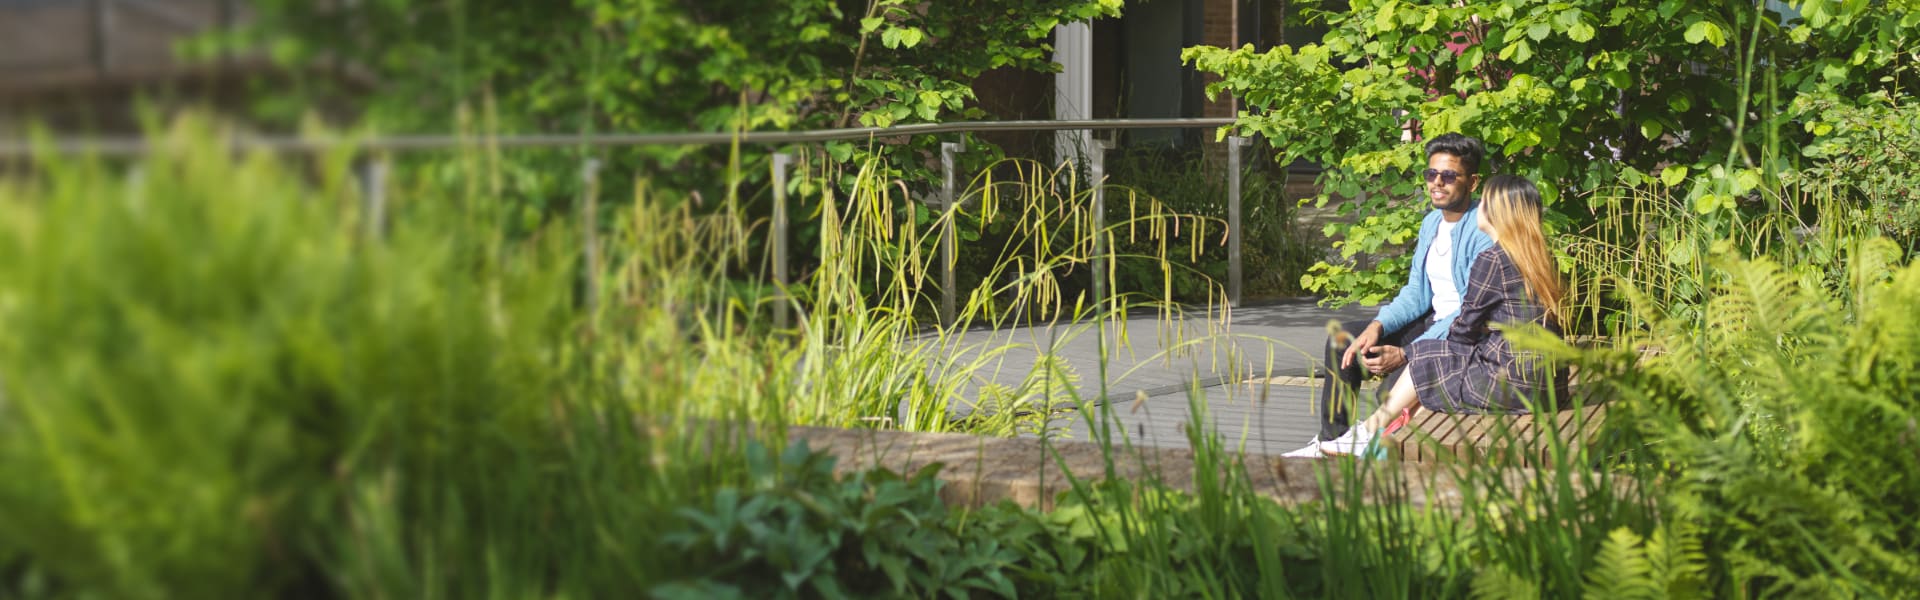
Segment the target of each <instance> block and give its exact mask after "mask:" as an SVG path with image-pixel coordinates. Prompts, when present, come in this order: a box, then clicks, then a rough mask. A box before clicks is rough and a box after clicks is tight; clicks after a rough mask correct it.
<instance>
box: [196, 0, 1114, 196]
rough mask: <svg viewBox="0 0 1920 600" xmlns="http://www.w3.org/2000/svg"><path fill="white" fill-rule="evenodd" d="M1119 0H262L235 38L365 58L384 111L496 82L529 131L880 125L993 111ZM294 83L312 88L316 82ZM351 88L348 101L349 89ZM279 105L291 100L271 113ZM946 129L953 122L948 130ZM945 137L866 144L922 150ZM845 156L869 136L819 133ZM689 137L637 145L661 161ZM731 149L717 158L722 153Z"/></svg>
mask: <svg viewBox="0 0 1920 600" xmlns="http://www.w3.org/2000/svg"><path fill="white" fill-rule="evenodd" d="M1120 6H1121V0H980V1H974V2H965V3H955V2H910V1H909V0H779V1H775V0H572V1H553V2H522V1H519V0H376V1H369V2H357V3H315V2H307V1H305V0H259V1H258V2H256V9H257V11H258V14H257V17H256V19H255V22H254V23H255V25H254V27H252V28H250V29H249V30H248V31H245V32H242V33H241V34H239V35H238V36H235V37H233V38H230V39H228V40H227V41H228V43H229V44H237V45H240V46H243V47H261V48H267V49H269V50H270V51H271V54H272V55H273V56H274V57H275V58H276V59H278V60H280V61H282V62H286V63H292V64H306V63H311V62H315V61H322V62H333V63H338V64H345V65H351V66H352V69H355V70H360V71H364V72H367V73H370V74H371V77H372V80H373V81H374V82H375V83H374V86H375V87H374V90H375V91H374V93H373V94H372V96H371V98H367V99H365V102H364V105H365V112H366V114H367V115H368V116H370V117H371V118H372V120H373V121H374V122H375V123H377V124H378V126H380V127H383V128H387V129H398V130H427V131H444V130H447V129H450V128H452V127H454V126H457V125H460V123H457V122H456V121H455V120H454V118H455V116H456V115H458V114H460V109H462V108H463V107H476V106H480V105H482V104H484V103H485V102H486V101H488V100H491V101H493V102H494V103H496V105H497V107H498V108H497V111H494V112H496V113H497V114H498V115H501V117H500V121H499V122H498V125H497V127H499V128H501V129H504V130H508V131H514V130H522V131H539V132H555V131H564V132H573V131H609V130H617V131H629V132H673V131H730V130H735V129H739V130H766V129H772V130H781V129H806V128H820V127H846V126H856V125H865V126H881V127H884V126H888V125H894V124H899V123H916V122H937V121H942V120H951V119H954V118H956V117H958V118H981V117H984V116H986V115H985V113H984V112H982V111H981V110H980V109H979V108H978V106H977V103H975V102H974V100H975V94H974V91H973V88H972V85H973V82H974V80H975V79H977V78H978V77H979V76H980V75H981V74H982V73H985V72H986V71H988V70H991V69H998V68H1012V69H1027V70H1037V71H1051V70H1054V69H1056V68H1057V66H1056V65H1055V64H1054V63H1052V62H1051V61H1050V57H1049V55H1050V52H1051V46H1050V42H1051V35H1052V31H1053V28H1054V26H1055V25H1058V24H1060V23H1067V22H1075V21H1084V20H1089V19H1095V18H1101V17H1111V16H1117V15H1118V14H1119V11H1120ZM309 91H310V92H312V93H310V94H304V95H296V96H297V97H299V98H300V99H301V100H303V102H296V103H285V104H286V105H287V106H293V107H305V106H310V105H311V102H304V100H311V99H312V98H313V96H314V95H317V94H323V93H326V92H328V90H317V89H316V90H309ZM356 103H357V102H356ZM282 116H290V115H282ZM949 141H951V140H949ZM938 142H939V140H916V141H914V142H912V143H908V144H905V145H900V146H893V145H889V146H880V147H877V148H876V149H877V150H879V151H881V152H882V153H884V154H887V155H889V156H892V155H895V154H899V153H901V152H920V153H925V152H926V151H928V149H929V148H933V147H937V146H935V145H936V144H937V143H938ZM828 148H829V150H830V151H831V152H832V155H833V158H835V159H837V160H840V161H846V160H848V159H850V158H852V157H853V156H854V154H855V153H856V150H860V149H864V145H861V144H853V143H845V144H833V145H830V146H829V147H828ZM697 151H698V150H697V149H672V150H666V151H656V152H651V153H648V155H649V156H652V157H654V158H655V159H657V160H660V161H662V162H663V163H664V165H665V166H672V165H673V164H674V163H675V162H677V160H678V159H679V158H682V157H684V156H685V155H686V154H688V153H692V152H697ZM722 164H724V162H723V163H722Z"/></svg>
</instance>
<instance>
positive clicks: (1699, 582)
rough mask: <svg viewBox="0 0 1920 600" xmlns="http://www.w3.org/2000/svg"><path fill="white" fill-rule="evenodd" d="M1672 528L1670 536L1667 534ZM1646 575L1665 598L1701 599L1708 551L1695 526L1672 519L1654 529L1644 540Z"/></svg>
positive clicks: (1704, 586) (1704, 585)
mask: <svg viewBox="0 0 1920 600" xmlns="http://www.w3.org/2000/svg"><path fill="white" fill-rule="evenodd" d="M1669 531H1671V532H1673V535H1672V537H1671V538H1669V537H1668V535H1667V533H1668V532H1669ZM1646 553H1647V562H1648V567H1649V570H1648V576H1649V577H1650V578H1651V579H1652V580H1653V582H1654V584H1655V585H1656V586H1658V589H1659V590H1661V591H1664V592H1665V593H1664V594H1661V595H1663V596H1665V597H1667V598H1700V597H1703V596H1705V595H1706V587H1707V579H1706V573H1707V553H1706V550H1705V549H1703V547H1702V546H1701V544H1700V536H1699V535H1698V534H1697V533H1696V532H1695V530H1694V527H1693V526H1692V525H1691V524H1689V523H1687V522H1684V521H1679V522H1672V523H1670V524H1669V525H1667V526H1663V527H1661V528H1659V529H1655V530H1654V531H1653V537H1652V538H1651V539H1648V540H1647V547H1646Z"/></svg>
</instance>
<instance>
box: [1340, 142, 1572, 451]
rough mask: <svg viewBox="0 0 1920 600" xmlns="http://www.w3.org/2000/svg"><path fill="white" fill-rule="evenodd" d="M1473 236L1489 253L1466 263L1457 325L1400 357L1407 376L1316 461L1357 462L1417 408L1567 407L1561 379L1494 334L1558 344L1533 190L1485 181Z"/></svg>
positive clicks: (1552, 279)
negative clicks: (1551, 338) (1542, 331)
mask: <svg viewBox="0 0 1920 600" xmlns="http://www.w3.org/2000/svg"><path fill="white" fill-rule="evenodd" d="M1484 185H1485V187H1484V188H1483V191H1482V192H1481V200H1480V213H1479V215H1480V217H1479V222H1478V223H1477V225H1476V226H1477V227H1478V228H1479V229H1480V231H1483V232H1486V234H1487V236H1488V237H1491V238H1493V241H1494V246H1493V247H1492V248H1488V249H1487V250H1486V251H1485V252H1482V253H1480V255H1479V256H1478V257H1476V258H1475V259H1474V263H1473V270H1472V276H1471V277H1470V278H1469V280H1468V282H1467V289H1466V293H1465V294H1463V295H1462V298H1461V306H1460V315H1459V316H1458V317H1456V318H1455V319H1454V321H1453V326H1452V328H1451V329H1449V330H1448V331H1447V337H1446V338H1444V339H1431V340H1420V341H1418V342H1414V343H1413V345H1412V346H1409V347H1408V348H1407V357H1408V358H1407V373H1406V375H1405V376H1403V377H1401V378H1400V380H1399V382H1398V383H1396V384H1395V385H1394V387H1393V389H1392V390H1390V391H1389V392H1388V393H1387V399H1386V402H1385V403H1383V404H1382V405H1381V406H1380V410H1377V411H1375V412H1374V413H1373V415H1372V416H1370V417H1368V418H1367V420H1366V421H1365V422H1363V423H1361V424H1359V425H1356V426H1354V427H1353V428H1352V429H1350V430H1348V431H1347V434H1346V435H1343V436H1341V437H1339V438H1337V439H1334V440H1329V441H1326V442H1321V444H1320V451H1321V452H1322V453H1323V454H1332V455H1344V454H1355V453H1362V452H1366V451H1367V449H1368V447H1369V445H1371V444H1372V443H1373V440H1374V438H1375V437H1377V436H1378V435H1379V433H1380V432H1381V431H1383V430H1385V428H1386V427H1387V424H1388V423H1390V422H1392V421H1393V419H1395V418H1397V417H1399V416H1400V415H1401V413H1404V412H1407V411H1408V410H1410V409H1413V408H1414V407H1415V406H1416V404H1417V405H1418V406H1420V407H1425V408H1427V409H1429V410H1437V411H1441V412H1452V413H1524V412H1526V411H1527V406H1528V402H1529V401H1530V400H1539V399H1541V398H1542V396H1543V394H1545V393H1549V392H1550V393H1553V394H1554V396H1553V397H1555V398H1564V397H1566V385H1567V378H1566V373H1565V372H1564V371H1562V370H1559V369H1555V368H1554V367H1553V366H1552V365H1551V364H1549V363H1548V362H1547V361H1546V360H1545V358H1544V357H1541V356H1540V355H1539V354H1538V353H1535V352H1529V351H1518V350H1515V349H1514V348H1513V346H1512V345H1511V344H1510V343H1508V341H1507V337H1506V335H1505V334H1504V333H1503V332H1502V330H1504V329H1506V328H1510V327H1516V326H1524V325H1538V326H1541V327H1544V328H1546V329H1547V330H1548V331H1551V332H1553V333H1554V335H1561V333H1562V332H1561V328H1560V327H1561V323H1562V320H1563V316H1562V315H1563V311H1564V310H1565V309H1564V308H1563V305H1564V303H1565V301H1566V287H1565V286H1564V285H1562V284H1561V282H1560V275H1559V273H1557V272H1556V271H1555V270H1554V266H1553V256H1552V255H1551V254H1549V253H1548V252H1547V242H1546V235H1545V234H1544V233H1543V232H1542V231H1541V227H1540V190H1539V189H1538V188H1535V187H1534V185H1533V182H1530V181H1527V180H1526V179H1525V178H1523V177H1516V176H1513V175H1495V176H1493V177H1491V178H1488V179H1487V182H1486V184H1484Z"/></svg>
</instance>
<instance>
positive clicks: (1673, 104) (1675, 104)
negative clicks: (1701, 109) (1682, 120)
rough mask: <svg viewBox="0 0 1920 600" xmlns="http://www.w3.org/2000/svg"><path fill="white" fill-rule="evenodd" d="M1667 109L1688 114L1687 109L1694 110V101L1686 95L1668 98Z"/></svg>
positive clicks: (1675, 95)
mask: <svg viewBox="0 0 1920 600" xmlns="http://www.w3.org/2000/svg"><path fill="white" fill-rule="evenodd" d="M1667 108H1670V109H1673V112H1676V113H1683V112H1687V109H1690V108H1693V99H1692V98H1688V97H1687V95H1686V94H1674V95H1672V96H1668V97H1667Z"/></svg>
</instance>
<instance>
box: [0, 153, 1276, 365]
mask: <svg viewBox="0 0 1920 600" xmlns="http://www.w3.org/2000/svg"><path fill="white" fill-rule="evenodd" d="M1233 123H1234V119H1231V118H1212V119H1083V120H1053V121H962V122H957V123H924V124H913V125H899V126H893V127H855V128H845V129H820V130H812V131H737V132H729V133H581V134H533V135H481V136H473V135H447V134H438V135H398V136H375V137H366V138H356V137H311V138H301V137H284V136H283V137H273V136H268V137H240V138H234V139H232V140H229V141H228V142H227V143H228V145H229V147H230V148H231V149H232V150H233V151H267V152H276V153H306V152H318V151H325V150H331V149H336V148H340V147H342V146H346V147H349V148H351V149H354V150H358V151H361V152H374V153H380V152H394V151H422V150H442V149H449V148H460V147H470V146H474V145H486V146H491V147H498V148H607V147H631V146H687V145H712V144H761V145H779V144H804V143H810V142H831V141H845V140H861V139H879V138H892V137H907V136H916V135H936V134H943V133H970V132H979V131H1088V130H1115V129H1152V128H1179V129H1191V128H1200V127H1226V126H1230V125H1232V124H1233ZM1227 142H1228V143H1227V164H1228V169H1227V170H1228V174H1227V176H1228V178H1229V179H1228V198H1227V257H1228V260H1227V262H1228V267H1227V272H1228V275H1227V301H1228V304H1229V305H1232V306H1238V305H1239V304H1240V289H1241V281H1242V279H1243V275H1242V273H1241V235H1242V234H1241V227H1240V149H1241V148H1242V147H1244V146H1246V145H1247V142H1248V140H1247V139H1246V138H1243V137H1237V136H1236V137H1231V138H1228V140H1227ZM164 147H165V146H164V144H161V143H157V142H153V141H150V140H147V139H144V138H92V139H85V138H81V139H75V138H67V139H59V140H54V141H53V142H51V145H50V146H49V147H47V150H48V151H50V152H51V153H53V154H57V155H73V154H91V155H98V156H112V157H131V158H137V157H140V156H143V155H145V154H146V153H148V152H153V151H156V150H159V149H164ZM962 148H963V146H961V145H960V144H955V143H951V142H948V143H944V144H942V145H941V159H942V160H941V168H942V170H943V171H944V173H943V175H944V177H943V186H942V193H941V198H940V205H941V212H943V213H951V212H952V211H953V209H954V207H955V206H956V204H957V202H956V200H957V198H956V197H955V194H954V191H953V185H954V183H953V182H954V173H953V170H954V161H953V154H954V153H957V152H960V151H961V149H962ZM1086 150H1087V158H1088V163H1089V165H1088V166H1089V170H1090V171H1091V174H1092V177H1093V180H1095V181H1100V180H1102V179H1104V175H1105V164H1104V163H1105V158H1104V155H1105V153H1106V152H1105V150H1106V148H1105V144H1103V143H1095V144H1093V145H1092V147H1090V148H1087V149H1086ZM40 153H41V152H40V151H39V150H36V145H35V144H33V143H31V142H27V141H23V140H0V161H5V160H9V159H25V160H32V159H33V158H34V157H36V156H38V155H40ZM584 160H585V163H584V164H583V166H582V169H581V173H580V176H581V182H582V184H583V189H584V190H587V191H585V192H583V196H582V198H581V202H582V204H583V205H584V206H588V207H591V206H592V203H593V200H594V194H593V192H592V190H593V189H595V188H596V184H597V182H598V180H597V173H598V172H599V166H600V162H599V160H598V159H596V158H592V157H586V158H584ZM791 162H792V155H791V154H788V153H785V152H777V153H775V154H774V156H773V177H774V181H773V195H774V216H773V220H772V227H773V231H772V232H771V234H772V244H771V245H772V252H773V263H774V264H773V268H774V273H773V276H774V283H775V289H776V290H777V291H776V295H777V297H776V300H775V303H774V321H775V323H776V325H777V326H779V327H785V326H786V323H787V308H788V307H787V298H786V293H785V291H786V289H785V288H786V285H787V283H788V282H787V272H786V271H787V269H786V266H787V265H786V262H787V240H786V238H787V225H788V224H787V214H786V189H787V186H786V179H787V166H788V165H789V164H791ZM366 166H367V168H366V169H364V170H363V171H362V172H361V175H360V177H361V182H360V183H361V186H362V187H363V188H364V194H363V195H364V197H365V199H366V202H367V211H368V213H369V215H370V221H369V222H370V223H372V224H373V225H372V226H371V227H372V228H373V230H374V231H375V232H378V231H379V229H380V228H381V225H380V223H381V222H382V221H383V220H384V216H385V215H384V212H385V197H386V195H385V187H386V184H385V180H386V176H387V167H386V163H384V162H382V161H380V160H373V161H370V162H369V163H368V164H367V165H366ZM1091 191H1092V194H1093V206H1094V209H1093V210H1092V211H1091V212H1092V216H1093V219H1094V229H1095V230H1096V231H1097V230H1100V229H1102V228H1103V227H1104V220H1105V219H1104V214H1103V212H1104V211H1102V210H1101V208H1100V207H1102V206H1104V196H1105V193H1104V190H1103V189H1102V187H1101V186H1097V185H1096V186H1093V187H1092V190H1091ZM596 212H598V211H595V210H585V211H582V213H583V214H582V218H583V219H586V220H587V223H586V225H585V227H584V229H585V230H586V231H587V232H588V239H587V240H586V241H585V242H584V248H583V253H584V255H585V259H586V260H587V264H589V265H591V264H595V261H596V259H597V255H598V254H597V250H598V248H597V246H598V244H597V242H595V241H594V240H593V239H592V232H593V231H594V229H595V228H594V225H593V221H592V220H593V218H594V214H595V213H596ZM953 236H954V232H953V227H952V223H951V222H949V223H948V225H947V227H945V228H944V230H943V231H942V232H941V243H940V244H941V262H942V263H943V264H942V267H943V268H942V277H941V279H942V283H943V287H944V290H943V297H942V299H941V311H940V312H941V315H940V317H941V322H942V323H950V322H951V319H952V318H953V316H954V315H953V306H954V293H955V292H954V289H953V285H954V283H953V252H954V250H953V246H954V239H953ZM1102 241H1103V240H1102V239H1100V238H1099V237H1096V238H1095V240H1094V246H1095V248H1094V252H1093V254H1094V255H1093V257H1092V259H1093V271H1094V272H1095V273H1102V272H1104V271H1105V268H1104V266H1105V263H1106V260H1105V258H1106V256H1105V254H1106V249H1105V248H1104V244H1103V243H1102ZM587 278H588V280H587V297H588V298H589V300H588V302H592V301H593V300H594V299H595V298H596V297H597V295H598V292H599V288H600V285H599V284H600V282H599V277H598V270H596V269H588V271H587ZM1104 284H1105V281H1104V280H1102V279H1101V278H1100V277H1099V276H1098V275H1096V276H1095V277H1094V290H1093V295H1094V299H1095V301H1104V300H1105V299H1106V290H1105V285H1104Z"/></svg>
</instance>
